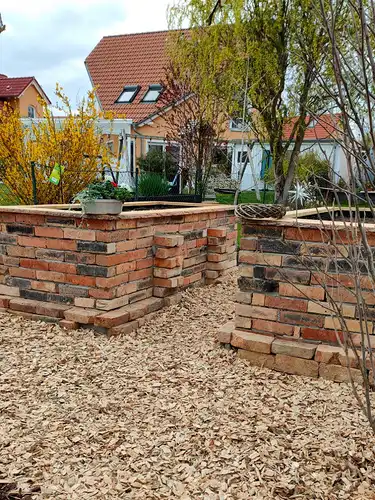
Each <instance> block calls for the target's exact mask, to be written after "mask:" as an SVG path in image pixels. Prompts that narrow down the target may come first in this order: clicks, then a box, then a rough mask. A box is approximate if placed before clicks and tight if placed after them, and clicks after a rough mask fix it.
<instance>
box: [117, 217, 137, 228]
mask: <svg viewBox="0 0 375 500" xmlns="http://www.w3.org/2000/svg"><path fill="white" fill-rule="evenodd" d="M135 227H137V220H136V219H118V220H117V221H116V229H133V228H135Z"/></svg>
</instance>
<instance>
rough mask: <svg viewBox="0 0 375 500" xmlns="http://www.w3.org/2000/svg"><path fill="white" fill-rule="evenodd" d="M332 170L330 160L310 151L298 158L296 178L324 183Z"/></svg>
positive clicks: (319, 183)
mask: <svg viewBox="0 0 375 500" xmlns="http://www.w3.org/2000/svg"><path fill="white" fill-rule="evenodd" d="M330 170H331V164H330V162H329V160H327V159H325V158H321V157H320V156H319V155H318V154H317V153H314V151H308V152H307V153H303V154H302V155H301V156H300V157H299V158H298V163H297V169H296V173H295V178H296V179H297V180H299V181H301V182H316V183H317V184H318V185H322V184H325V180H326V179H328V178H329V171H330Z"/></svg>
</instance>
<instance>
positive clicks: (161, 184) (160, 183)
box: [138, 172, 170, 196]
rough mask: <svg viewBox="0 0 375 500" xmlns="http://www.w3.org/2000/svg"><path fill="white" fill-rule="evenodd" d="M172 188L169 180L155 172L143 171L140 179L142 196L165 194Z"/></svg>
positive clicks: (139, 186)
mask: <svg viewBox="0 0 375 500" xmlns="http://www.w3.org/2000/svg"><path fill="white" fill-rule="evenodd" d="M169 189H170V185H169V182H168V181H167V180H166V179H164V178H163V177H162V176H160V175H158V174H156V173H153V172H143V173H141V175H140V176H139V180H138V193H139V194H140V196H164V195H166V194H168V192H169Z"/></svg>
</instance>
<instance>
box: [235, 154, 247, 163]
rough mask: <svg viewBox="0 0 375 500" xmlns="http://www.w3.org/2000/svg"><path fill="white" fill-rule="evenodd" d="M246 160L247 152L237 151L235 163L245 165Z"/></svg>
mask: <svg viewBox="0 0 375 500" xmlns="http://www.w3.org/2000/svg"><path fill="white" fill-rule="evenodd" d="M246 158H247V151H238V153H237V163H245V161H246Z"/></svg>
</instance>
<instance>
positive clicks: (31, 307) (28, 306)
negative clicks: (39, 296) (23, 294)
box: [9, 298, 38, 314]
mask: <svg viewBox="0 0 375 500" xmlns="http://www.w3.org/2000/svg"><path fill="white" fill-rule="evenodd" d="M37 305H38V302H37V301H36V300H28V299H21V298H19V299H11V301H10V303H9V307H10V309H12V310H14V311H22V312H26V313H32V314H34V313H35V312H36V306H37Z"/></svg>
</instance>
